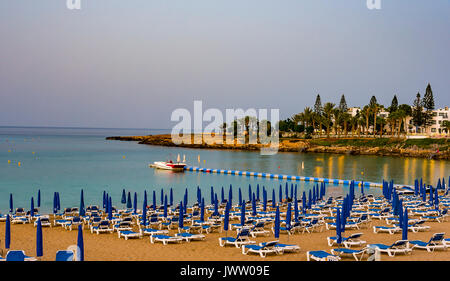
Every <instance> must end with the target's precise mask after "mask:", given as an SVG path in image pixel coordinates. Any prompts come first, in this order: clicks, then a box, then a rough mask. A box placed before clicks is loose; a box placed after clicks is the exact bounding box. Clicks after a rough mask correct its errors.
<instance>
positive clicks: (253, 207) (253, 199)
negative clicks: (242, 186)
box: [252, 193, 256, 216]
mask: <svg viewBox="0 0 450 281" xmlns="http://www.w3.org/2000/svg"><path fill="white" fill-rule="evenodd" d="M252 216H256V196H255V193H253V196H252Z"/></svg>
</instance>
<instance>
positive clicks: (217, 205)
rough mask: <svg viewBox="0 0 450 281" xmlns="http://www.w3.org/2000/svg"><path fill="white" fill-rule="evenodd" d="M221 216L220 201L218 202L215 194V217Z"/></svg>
mask: <svg viewBox="0 0 450 281" xmlns="http://www.w3.org/2000/svg"><path fill="white" fill-rule="evenodd" d="M218 214H219V200H217V194H214V213H213V216H217V215H218Z"/></svg>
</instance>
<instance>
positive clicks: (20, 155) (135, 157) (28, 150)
mask: <svg viewBox="0 0 450 281" xmlns="http://www.w3.org/2000/svg"><path fill="white" fill-rule="evenodd" d="M132 133H133V134H134V135H144V134H148V133H149V132H148V131H132ZM150 133H151V132H150ZM130 134H131V133H130V131H127V130H125V131H121V130H114V129H108V130H106V131H105V132H103V131H100V132H96V131H95V130H94V131H93V130H92V129H90V130H86V132H85V131H84V130H82V129H78V130H76V131H75V132H73V131H71V130H70V129H66V130H62V131H61V130H58V129H48V128H47V129H43V131H40V130H39V129H36V128H33V129H32V130H31V129H30V130H28V131H27V130H26V129H16V130H15V131H14V132H13V133H11V131H8V130H6V131H5V130H2V128H0V211H4V210H5V209H8V198H9V193H13V194H14V202H15V204H17V205H16V206H18V205H22V206H23V207H26V206H27V205H28V204H29V202H30V198H31V196H36V193H37V190H38V189H40V190H41V192H42V194H43V204H44V205H45V206H51V205H52V199H53V197H52V196H53V192H54V191H59V192H60V193H61V195H62V196H63V198H62V204H63V205H64V206H66V204H70V205H74V206H76V205H77V204H78V203H79V194H80V190H81V189H84V194H85V196H86V201H88V200H94V199H95V200H96V201H94V202H93V203H97V204H98V203H99V200H97V199H101V195H102V192H103V190H106V191H107V192H108V193H109V194H110V196H112V198H113V201H114V200H115V202H119V201H120V196H121V192H122V189H123V188H125V189H127V190H130V191H132V192H138V194H143V191H144V190H147V192H148V194H152V192H153V190H156V191H157V194H159V192H160V190H161V188H163V189H164V190H167V189H168V188H171V187H172V188H173V189H174V196H175V200H180V199H181V198H182V196H183V193H184V191H185V189H186V188H188V190H189V192H190V193H189V194H190V197H189V198H190V200H194V198H195V190H196V188H197V186H199V187H200V188H201V189H202V191H203V192H204V193H203V194H206V195H205V197H206V198H209V192H210V187H211V186H214V188H215V190H216V192H219V189H220V188H221V187H222V186H224V187H225V188H227V189H226V191H228V187H229V185H230V184H232V186H233V188H234V190H235V198H237V193H236V192H237V189H238V188H239V187H241V188H242V189H243V194H247V190H248V185H249V184H251V185H252V186H256V184H260V186H265V187H266V188H267V189H269V197H271V189H272V188H277V189H278V187H279V185H280V183H281V184H283V185H284V184H285V181H279V180H274V179H273V180H270V179H264V178H253V177H246V176H232V175H217V174H205V173H195V172H186V173H182V174H173V173H167V172H166V171H159V170H154V169H151V168H149V167H148V164H149V163H152V162H153V161H161V160H167V159H173V160H175V159H176V157H177V155H178V154H180V155H181V156H182V155H186V160H187V162H188V164H189V165H192V166H202V167H207V168H212V169H232V170H240V171H254V172H266V173H276V174H287V175H299V176H314V177H323V178H332V179H354V180H358V181H359V180H364V181H370V182H381V181H382V180H383V179H386V180H391V179H393V180H394V182H395V183H398V184H408V185H413V184H414V179H416V178H423V180H424V182H425V183H427V184H433V185H435V184H436V182H437V180H438V178H442V177H447V179H446V181H447V180H448V176H449V171H450V162H449V161H444V160H428V159H422V158H399V157H377V156H362V155H359V156H358V155H339V154H324V153H320V154H314V153H278V154H276V155H274V156H264V155H260V154H259V152H247V151H224V150H199V149H182V148H173V147H159V146H147V145H139V144H137V143H135V142H120V141H106V140H105V137H106V136H110V135H130ZM18 162H21V165H20V166H19V165H18ZM296 184H297V185H298V187H299V189H298V192H299V193H300V192H303V191H308V190H309V189H310V188H311V187H312V186H313V184H314V183H310V182H296ZM328 192H329V193H330V194H342V193H343V192H346V187H345V186H332V185H329V188H328ZM371 192H372V193H376V192H380V190H379V188H375V189H373V190H371ZM276 194H277V196H278V192H276ZM1 198H3V199H1ZM207 201H208V200H207ZM140 202H141V201H140ZM86 204H88V203H86ZM49 208H51V207H49Z"/></svg>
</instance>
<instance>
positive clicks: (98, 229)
mask: <svg viewBox="0 0 450 281" xmlns="http://www.w3.org/2000/svg"><path fill="white" fill-rule="evenodd" d="M94 232H95V233H97V235H98V234H100V233H113V232H114V229H113V228H111V227H110V224H109V221H108V220H102V221H101V222H100V223H99V224H98V225H97V226H93V227H91V233H94Z"/></svg>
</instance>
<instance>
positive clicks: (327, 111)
mask: <svg viewBox="0 0 450 281" xmlns="http://www.w3.org/2000/svg"><path fill="white" fill-rule="evenodd" d="M334 106H335V104H334V103H331V102H327V103H326V104H325V105H324V106H323V112H324V113H325V122H326V126H327V137H328V138H329V137H330V125H331V115H332V114H333V109H334Z"/></svg>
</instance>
